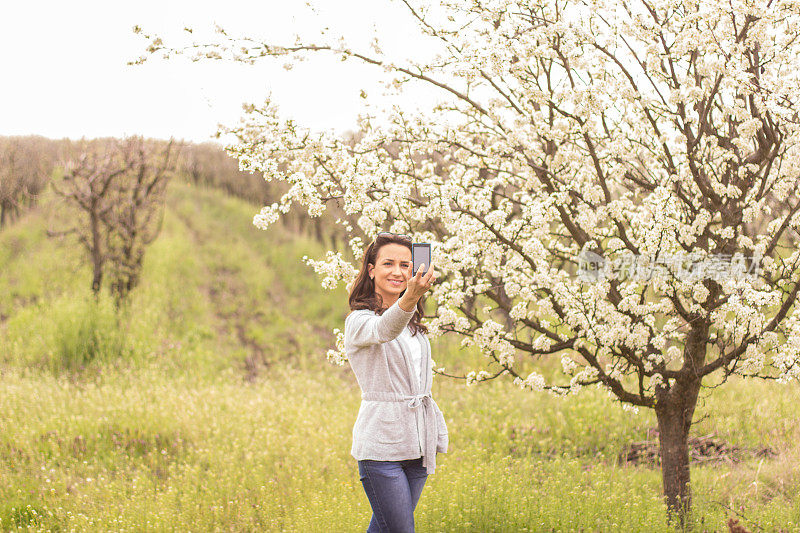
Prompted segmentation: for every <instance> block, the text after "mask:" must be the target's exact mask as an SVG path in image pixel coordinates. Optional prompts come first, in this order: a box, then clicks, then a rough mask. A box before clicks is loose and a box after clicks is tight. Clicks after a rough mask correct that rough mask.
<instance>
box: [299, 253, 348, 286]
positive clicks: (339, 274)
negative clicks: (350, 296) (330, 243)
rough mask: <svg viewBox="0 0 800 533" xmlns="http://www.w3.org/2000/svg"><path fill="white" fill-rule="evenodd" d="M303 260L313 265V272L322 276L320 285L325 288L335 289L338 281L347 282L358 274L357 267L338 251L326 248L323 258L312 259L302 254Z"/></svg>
mask: <svg viewBox="0 0 800 533" xmlns="http://www.w3.org/2000/svg"><path fill="white" fill-rule="evenodd" d="M303 261H305V263H306V264H307V265H310V266H312V267H314V272H316V273H317V274H320V275H323V276H324V277H323V278H322V286H323V287H325V288H326V289H335V288H336V287H337V286H338V284H339V281H345V282H346V283H348V284H349V283H351V282H352V281H353V280H354V279H355V277H356V276H357V275H358V269H356V268H354V267H353V266H352V265H351V264H350V263H349V262H347V261H346V260H345V259H344V257H343V256H342V254H341V253H340V252H336V253H334V252H332V251H330V250H328V252H327V253H326V254H325V259H324V260H314V259H311V258H310V257H308V256H305V255H304V256H303Z"/></svg>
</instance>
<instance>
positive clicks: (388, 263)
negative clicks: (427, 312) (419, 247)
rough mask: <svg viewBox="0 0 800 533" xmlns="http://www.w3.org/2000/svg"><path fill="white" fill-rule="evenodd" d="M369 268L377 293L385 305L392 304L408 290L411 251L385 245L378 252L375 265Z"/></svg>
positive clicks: (403, 247)
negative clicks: (407, 280) (407, 279)
mask: <svg viewBox="0 0 800 533" xmlns="http://www.w3.org/2000/svg"><path fill="white" fill-rule="evenodd" d="M368 268H369V275H370V276H371V277H372V279H373V280H374V281H375V292H376V293H378V294H380V295H381V298H383V301H384V302H385V303H388V304H392V303H394V302H395V300H397V299H398V298H399V297H400V294H401V293H402V292H403V291H404V290H406V284H407V282H406V278H409V277H411V268H412V263H411V250H409V249H408V248H407V247H405V246H403V245H402V244H396V243H389V244H384V245H383V246H381V247H380V249H379V250H378V257H377V258H376V259H375V264H374V265H373V264H372V263H370V264H369V267H368ZM404 273H405V276H404V275H403V274H404Z"/></svg>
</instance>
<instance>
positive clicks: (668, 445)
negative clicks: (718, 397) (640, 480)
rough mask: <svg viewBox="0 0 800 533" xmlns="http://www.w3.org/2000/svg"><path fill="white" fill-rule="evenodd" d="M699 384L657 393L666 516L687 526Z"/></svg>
mask: <svg viewBox="0 0 800 533" xmlns="http://www.w3.org/2000/svg"><path fill="white" fill-rule="evenodd" d="M699 392H700V380H696V381H693V382H690V383H683V384H681V383H676V384H675V385H673V386H672V387H671V388H670V389H667V390H663V391H660V392H659V393H657V397H658V400H657V403H656V408H655V411H656V419H657V420H658V439H659V444H660V448H661V450H660V455H661V476H662V482H663V487H664V498H665V500H666V503H667V516H668V520H669V521H670V522H673V521H674V519H675V518H678V520H679V522H680V525H681V526H685V525H687V523H686V522H687V519H688V517H689V511H690V510H691V506H692V490H691V485H690V474H689V428H691V426H692V418H693V416H694V409H695V406H696V405H697V395H698V393H699Z"/></svg>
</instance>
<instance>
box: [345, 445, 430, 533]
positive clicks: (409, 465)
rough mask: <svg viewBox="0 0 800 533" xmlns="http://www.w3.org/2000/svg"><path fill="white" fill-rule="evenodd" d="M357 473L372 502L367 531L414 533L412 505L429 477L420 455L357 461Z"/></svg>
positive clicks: (415, 504)
mask: <svg viewBox="0 0 800 533" xmlns="http://www.w3.org/2000/svg"><path fill="white" fill-rule="evenodd" d="M358 474H359V477H360V478H361V484H362V485H364V492H366V493H367V498H369V504H370V505H371V506H372V520H370V522H369V527H367V533H409V532H411V533H413V531H414V509H415V508H416V506H417V502H418V501H419V495H420V494H421V493H422V487H423V486H425V481H426V480H427V479H428V473H427V470H426V469H425V467H423V466H422V457H418V458H416V459H406V460H403V461H374V460H372V459H364V460H363V461H358Z"/></svg>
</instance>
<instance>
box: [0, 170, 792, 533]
mask: <svg viewBox="0 0 800 533" xmlns="http://www.w3.org/2000/svg"><path fill="white" fill-rule="evenodd" d="M170 187H171V188H170V191H169V197H168V209H167V213H166V218H165V221H164V229H163V232H162V234H161V236H160V237H159V238H158V240H157V241H156V242H155V243H154V244H153V245H152V247H151V248H150V249H149V251H148V255H147V256H146V260H145V272H144V276H143V280H142V283H141V285H140V286H139V287H138V288H137V289H136V291H135V292H134V293H133V296H132V301H131V306H130V309H129V311H128V313H127V314H126V315H125V316H123V317H121V319H120V320H117V318H116V316H115V314H114V312H113V309H112V306H111V304H110V302H109V300H108V298H107V297H106V295H103V297H102V298H101V299H100V301H99V302H98V303H95V302H94V301H93V300H92V298H91V297H90V295H89V287H90V283H91V275H90V272H89V269H88V267H87V266H86V265H85V264H83V262H82V259H81V250H80V249H79V248H78V245H77V244H76V243H75V242H74V241H70V240H65V241H63V242H60V241H56V240H52V239H48V238H47V237H46V235H45V229H46V228H48V227H50V228H58V227H59V226H63V225H64V224H66V223H67V222H68V217H69V215H68V214H67V213H64V212H63V211H62V210H61V209H59V207H58V206H57V205H54V204H51V203H50V202H49V201H48V200H46V201H44V202H43V203H42V205H41V206H40V207H39V208H38V209H37V210H36V211H33V212H30V213H28V214H27V215H26V216H25V217H24V218H23V219H22V220H20V221H18V222H17V223H15V224H14V225H13V226H12V227H10V228H7V229H4V230H3V231H2V232H0V413H2V416H0V529H4V530H15V529H21V530H32V531H38V530H51V531H72V530H75V531H103V530H113V531H161V530H176V531H329V532H330V531H333V532H338V531H364V530H366V526H367V523H368V522H369V518H370V514H371V510H370V507H369V502H368V501H367V498H366V496H365V494H364V491H363V489H362V487H361V484H360V482H359V479H358V472H357V466H356V462H355V460H354V459H353V458H352V457H351V456H350V453H349V451H350V444H351V431H352V425H353V422H354V421H355V416H356V413H357V411H358V405H359V402H360V390H359V388H358V386H357V383H356V381H355V378H354V377H353V375H352V372H351V371H350V368H349V366H347V365H345V366H344V367H338V366H334V365H332V364H330V363H328V362H327V361H326V359H325V352H326V350H327V349H328V348H329V347H332V345H333V341H334V339H333V335H332V333H331V330H332V329H333V328H335V327H342V321H343V319H344V317H345V315H346V314H347V309H346V304H345V293H344V289H343V288H340V289H338V290H336V291H326V290H323V289H322V288H321V287H320V286H319V282H318V279H317V277H316V275H315V274H314V273H313V271H312V270H311V269H310V268H309V267H307V266H305V265H304V264H303V263H302V261H301V257H302V256H303V255H309V256H312V257H318V256H322V255H323V253H324V250H323V249H322V248H321V246H320V245H319V244H317V243H315V242H314V241H312V240H310V239H307V238H304V237H301V236H296V235H292V234H290V233H289V232H288V231H285V230H283V229H282V228H280V227H275V228H273V229H271V230H270V231H267V232H264V231H261V230H257V229H256V228H254V227H253V226H252V224H251V221H252V217H253V215H254V214H255V212H256V211H257V206H253V205H248V204H245V203H243V202H241V201H239V200H235V199H231V198H227V197H224V196H222V195H221V194H220V193H218V192H215V191H209V190H203V189H196V188H192V187H189V186H187V185H184V184H181V183H178V182H174V183H173V184H171V186H170ZM432 343H433V348H434V358H435V359H436V364H437V366H446V367H447V370H448V372H458V370H459V369H465V370H471V369H474V368H481V366H480V365H481V364H482V359H481V357H480V356H479V355H477V354H476V353H474V352H472V351H469V350H464V349H460V348H458V346H459V344H458V340H457V339H447V338H439V339H434V340H433V341H432ZM433 394H434V397H435V398H436V400H437V403H438V404H439V406H440V407H441V408H442V411H443V412H444V415H445V419H446V420H447V424H448V429H449V432H450V451H449V452H448V453H447V454H443V455H442V454H440V455H439V456H438V459H437V470H436V473H435V474H434V475H432V476H430V477H429V479H428V482H427V485H426V488H425V490H424V491H423V493H422V498H421V500H420V503H419V505H418V507H417V511H416V513H415V516H416V524H417V530H418V531H421V532H423V531H430V532H434V531H509V532H516V531H648V532H650V531H665V530H667V528H666V525H665V522H664V516H665V511H664V506H663V504H662V503H661V498H660V494H661V477H660V471H659V470H658V469H656V468H653V467H651V466H645V465H639V466H630V465H620V464H619V462H618V455H619V453H620V452H621V451H623V449H624V448H625V446H626V445H627V444H629V443H631V442H634V441H642V440H645V439H646V438H648V431H649V430H651V429H652V428H654V427H655V425H656V424H655V418H654V416H653V415H652V413H649V412H645V411H642V412H640V413H637V414H634V413H631V412H627V411H623V410H622V409H621V408H620V406H619V405H618V404H615V403H612V402H611V401H610V399H609V397H608V395H607V394H606V393H605V392H603V391H600V390H596V389H592V390H587V391H585V393H583V394H581V395H579V396H576V397H573V398H568V399H557V398H553V397H551V396H549V395H547V394H544V393H530V392H523V391H520V390H518V389H517V388H516V387H514V386H513V385H511V384H510V383H508V382H497V381H495V382H489V383H482V384H477V385H474V386H471V387H464V385H463V382H461V381H458V382H457V381H454V380H449V379H446V378H444V377H441V376H437V377H436V378H435V380H434V384H433ZM799 398H800V388H799V387H798V386H797V385H796V384H791V385H775V384H770V383H762V382H753V381H742V380H738V381H732V382H730V383H728V384H726V385H725V386H723V387H720V388H718V389H713V390H711V389H710V390H706V391H704V397H703V399H702V400H701V404H700V406H699V412H698V415H697V419H698V423H697V424H696V426H695V427H694V428H693V435H698V436H699V435H707V434H711V433H713V434H714V436H715V438H716V439H718V440H720V441H724V442H726V443H728V444H730V445H735V446H739V447H742V448H747V449H756V448H763V447H769V448H770V449H772V450H773V451H775V452H776V453H777V455H776V456H774V457H769V458H763V457H762V458H757V457H753V458H750V457H749V456H745V459H744V460H743V461H741V462H737V463H724V462H723V463H701V464H695V465H693V472H692V481H693V490H694V495H695V514H694V517H693V520H694V528H693V529H694V530H696V531H725V530H727V527H726V526H725V522H726V521H727V519H728V518H731V517H733V518H739V519H740V522H741V523H742V524H743V525H745V526H746V527H747V528H748V529H750V530H751V531H780V530H784V531H796V530H798V529H800V510H799V509H798V505H800V499H799V498H798V496H797V495H798V493H800V469H798V464H799V460H800V444H798V442H800V438H798V437H800V424H798V422H797V405H798V399H799Z"/></svg>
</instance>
